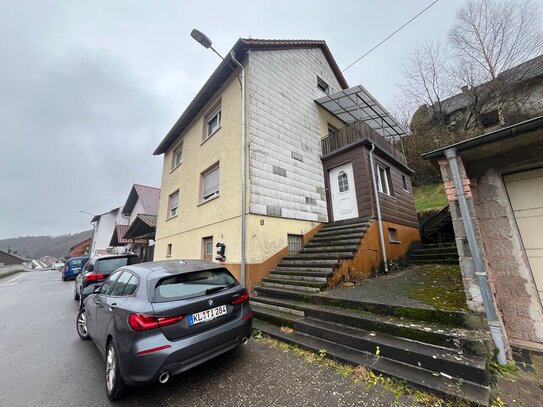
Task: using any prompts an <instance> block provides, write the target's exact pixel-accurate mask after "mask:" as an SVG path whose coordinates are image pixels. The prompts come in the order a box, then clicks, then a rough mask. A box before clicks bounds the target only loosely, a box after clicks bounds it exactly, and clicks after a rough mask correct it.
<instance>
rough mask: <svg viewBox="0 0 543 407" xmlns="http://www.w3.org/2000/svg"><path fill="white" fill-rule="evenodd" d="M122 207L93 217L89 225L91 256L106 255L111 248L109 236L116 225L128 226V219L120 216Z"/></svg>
mask: <svg viewBox="0 0 543 407" xmlns="http://www.w3.org/2000/svg"><path fill="white" fill-rule="evenodd" d="M122 209H123V207H122V206H119V207H118V208H115V209H112V210H111V211H109V212H105V213H102V214H101V215H95V216H94V217H93V218H92V220H91V223H92V224H93V226H94V227H93V231H92V246H91V255H92V256H94V255H96V254H108V253H111V252H112V250H113V248H112V247H111V245H110V241H111V236H112V235H113V231H114V230H115V227H116V226H117V225H128V221H129V218H127V217H124V216H123V214H122Z"/></svg>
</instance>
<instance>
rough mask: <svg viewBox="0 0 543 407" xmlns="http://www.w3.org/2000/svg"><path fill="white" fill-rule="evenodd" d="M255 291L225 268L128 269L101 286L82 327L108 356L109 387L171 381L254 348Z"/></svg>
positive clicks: (195, 263) (164, 265)
mask: <svg viewBox="0 0 543 407" xmlns="http://www.w3.org/2000/svg"><path fill="white" fill-rule="evenodd" d="M252 315H253V314H252V311H251V308H250V306H249V295H248V294H247V291H246V290H245V289H244V288H243V287H242V286H241V285H240V284H239V283H238V282H237V281H236V279H235V278H234V277H233V276H232V274H230V272H229V271H228V270H227V269H226V268H224V267H223V266H221V265H219V264H215V263H212V262H207V261H202V260H167V261H159V262H150V263H141V264H134V265H127V266H124V267H121V268H119V269H118V270H116V271H115V272H113V273H112V274H111V275H110V276H109V277H108V278H107V279H106V280H105V281H104V283H103V284H102V285H101V286H100V287H97V288H95V289H94V293H93V294H90V295H89V296H88V297H87V298H86V299H85V302H84V307H83V308H82V309H80V311H79V313H78V316H77V320H76V328H77V333H78V334H79V336H80V337H81V338H82V339H88V338H91V339H92V340H93V342H94V343H95V344H96V346H97V347H98V349H99V350H100V352H101V354H102V355H103V356H104V358H105V361H106V363H105V388H106V394H107V396H108V398H109V399H111V400H115V399H118V398H119V397H120V396H121V395H122V393H123V391H124V389H125V388H126V386H137V385H145V384H151V383H156V382H159V383H166V382H167V381H168V379H169V378H170V376H173V375H176V374H179V373H181V372H183V371H185V370H188V369H190V368H192V367H194V366H196V365H199V364H200V363H203V362H205V361H207V360H209V359H212V358H214V357H216V356H218V355H220V354H222V353H224V352H227V351H229V350H232V349H234V348H236V347H238V346H240V345H242V344H245V343H247V340H248V338H249V337H250V334H251V331H252V319H253V318H252Z"/></svg>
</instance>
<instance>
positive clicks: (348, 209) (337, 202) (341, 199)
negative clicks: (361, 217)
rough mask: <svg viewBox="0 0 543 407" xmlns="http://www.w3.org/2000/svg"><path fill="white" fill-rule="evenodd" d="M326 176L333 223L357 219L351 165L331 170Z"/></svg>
mask: <svg viewBox="0 0 543 407" xmlns="http://www.w3.org/2000/svg"><path fill="white" fill-rule="evenodd" d="M328 174H329V176H330V195H331V197H332V212H333V214H334V221H337V220H342V219H351V218H358V204H357V202H356V190H355V187H354V175H353V165H352V163H347V164H343V165H341V166H339V167H336V168H332V169H331V170H330V171H329V173H328Z"/></svg>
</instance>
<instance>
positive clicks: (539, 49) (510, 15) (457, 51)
mask: <svg viewBox="0 0 543 407" xmlns="http://www.w3.org/2000/svg"><path fill="white" fill-rule="evenodd" d="M449 41H450V44H451V46H452V48H453V50H454V55H455V57H456V60H457V64H458V66H459V69H458V71H460V72H462V74H463V75H462V76H461V77H462V78H463V85H464V86H467V87H468V89H470V90H471V95H470V96H471V97H472V98H474V99H476V102H477V104H478V106H476V107H475V109H472V110H477V109H481V108H482V106H483V103H488V102H489V101H490V100H491V101H492V103H493V104H495V105H496V107H497V110H498V115H499V121H500V124H501V125H502V126H503V125H505V124H506V119H505V108H506V106H507V105H508V104H511V103H515V102H516V103H518V102H520V103H521V104H522V103H523V101H522V100H516V99H518V98H519V97H520V98H524V100H527V99H528V97H529V95H528V94H527V93H526V92H524V93H522V95H521V96H519V95H520V94H519V92H516V91H515V90H516V89H517V88H518V86H519V84H522V83H523V82H524V80H525V79H527V78H529V77H531V75H532V72H533V69H534V68H536V67H535V66H531V65H530V64H527V65H523V66H522V67H519V65H520V64H522V63H524V62H526V61H528V60H529V59H530V58H533V57H535V56H537V55H540V54H541V53H543V34H542V30H541V23H540V21H539V19H538V13H537V7H536V5H535V4H534V3H533V2H532V0H522V1H514V0H502V1H495V0H468V1H467V3H466V5H465V6H464V7H462V8H461V9H459V10H458V12H457V14H456V22H455V24H454V25H453V27H452V28H451V31H450V33H449ZM466 73H467V75H466ZM483 83H484V84H485V85H483V86H482V87H481V86H480V84H483ZM472 104H473V101H472ZM472 113H474V112H472Z"/></svg>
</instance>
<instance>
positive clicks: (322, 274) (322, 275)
mask: <svg viewBox="0 0 543 407" xmlns="http://www.w3.org/2000/svg"><path fill="white" fill-rule="evenodd" d="M271 274H274V275H280V276H306V277H315V278H326V277H331V276H332V275H333V274H334V272H333V271H332V269H330V270H329V271H313V270H290V269H287V268H285V269H279V268H278V269H277V270H273V271H272V272H271V273H270V275H271Z"/></svg>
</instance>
